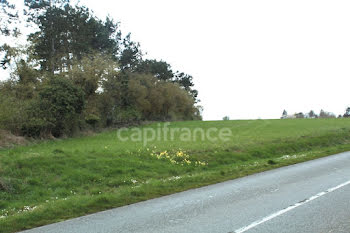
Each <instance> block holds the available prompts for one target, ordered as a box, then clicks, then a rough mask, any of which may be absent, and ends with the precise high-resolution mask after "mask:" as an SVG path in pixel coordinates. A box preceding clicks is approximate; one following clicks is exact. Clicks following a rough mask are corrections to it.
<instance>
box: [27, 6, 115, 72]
mask: <svg viewBox="0 0 350 233" xmlns="http://www.w3.org/2000/svg"><path fill="white" fill-rule="evenodd" d="M25 3H26V6H27V11H28V13H27V15H28V17H29V19H28V20H29V21H30V22H32V23H34V24H36V25H37V26H38V28H40V30H38V31H37V32H35V33H31V34H30V35H29V37H28V39H29V41H30V42H31V43H32V45H33V51H34V55H35V57H36V58H37V60H39V61H40V65H41V69H42V70H46V71H50V72H51V73H54V72H55V71H60V72H62V71H66V70H69V69H70V66H71V64H72V61H73V60H74V59H75V60H76V59H78V60H80V59H82V58H83V57H84V56H86V55H88V54H91V53H94V52H96V51H97V52H99V53H102V54H109V55H110V56H112V57H114V58H115V59H116V57H117V51H118V47H119V40H120V35H121V34H120V31H118V24H116V23H114V22H113V21H112V20H111V19H109V18H106V20H105V21H102V20H99V19H97V18H96V17H95V16H93V15H92V13H91V12H90V10H89V9H88V8H86V7H83V6H78V5H75V6H72V5H71V4H70V3H69V0H55V1H53V0H42V1H35V0H26V1H25Z"/></svg>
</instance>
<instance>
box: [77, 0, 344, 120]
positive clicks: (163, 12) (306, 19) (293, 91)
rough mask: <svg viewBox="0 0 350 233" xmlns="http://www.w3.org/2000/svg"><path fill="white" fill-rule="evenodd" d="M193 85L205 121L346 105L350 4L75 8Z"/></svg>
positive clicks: (103, 0) (89, 0)
mask: <svg viewBox="0 0 350 233" xmlns="http://www.w3.org/2000/svg"><path fill="white" fill-rule="evenodd" d="M81 3H82V4H85V5H87V6H88V7H89V8H91V9H93V10H94V11H95V13H96V14H97V15H98V16H99V17H104V16H105V15H107V14H109V15H110V16H111V17H112V18H114V19H115V20H116V21H120V22H121V29H122V31H123V33H125V34H126V33H127V32H131V34H132V39H133V40H135V41H138V42H140V43H141V48H142V49H143V51H145V52H147V53H148V55H147V57H149V58H157V59H163V60H165V61H167V62H168V63H170V64H171V65H172V67H173V69H174V70H180V71H184V72H186V73H188V74H191V75H192V76H193V77H194V82H195V87H196V89H197V90H198V91H199V98H200V99H201V103H200V104H201V105H202V106H203V107H204V112H203V115H204V119H205V120H215V119H222V117H223V116H226V115H228V116H229V117H230V119H252V118H279V117H280V116H281V114H282V111H283V109H286V110H287V111H288V113H294V112H297V111H298V112H299V111H303V112H307V111H309V110H311V109H313V110H315V111H317V112H318V111H319V110H320V109H321V108H323V109H324V110H326V111H331V112H334V113H336V114H340V113H344V110H345V108H346V107H347V106H349V105H350V95H349V84H350V79H349V77H350V30H349V27H350V14H349V12H350V1H322V0H315V1H310V0H302V1H299V0H293V1H282V0H276V1H266V0H256V1H252V0H241V1H232V0H231V1H230V0H227V1H224V0H215V1H195V0H192V1H191V0H176V1H175V0H174V1H164V0H159V1H158V0H147V1H144V0H137V1H136V0H128V1H125V0H123V1H119V0H115V1H110V0H98V1H96V0H81Z"/></svg>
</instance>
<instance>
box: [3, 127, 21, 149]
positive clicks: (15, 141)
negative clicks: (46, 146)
mask: <svg viewBox="0 0 350 233" xmlns="http://www.w3.org/2000/svg"><path fill="white" fill-rule="evenodd" d="M27 143H28V140H26V139H25V138H24V137H21V136H15V135H13V134H12V133H11V132H9V131H5V130H0V148H7V147H13V146H15V145H26V144H27Z"/></svg>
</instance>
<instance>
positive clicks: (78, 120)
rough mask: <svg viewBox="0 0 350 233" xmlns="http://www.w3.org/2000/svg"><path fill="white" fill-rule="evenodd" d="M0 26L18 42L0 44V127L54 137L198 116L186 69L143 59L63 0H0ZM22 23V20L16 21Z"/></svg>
mask: <svg viewBox="0 0 350 233" xmlns="http://www.w3.org/2000/svg"><path fill="white" fill-rule="evenodd" d="M0 4H1V12H0V14H1V15H2V17H1V19H0V23H1V26H0V32H1V34H2V36H5V37H7V39H6V41H11V38H16V37H17V38H19V37H21V36H23V35H21V32H20V30H19V29H18V28H20V27H19V26H18V25H23V24H24V22H25V23H26V24H27V25H30V27H31V28H34V29H35V30H34V31H33V32H31V33H29V34H28V35H25V39H26V44H25V46H23V45H20V46H18V45H15V46H14V45H11V43H4V44H2V45H1V47H0V52H1V55H2V58H1V63H0V65H1V66H2V68H3V69H11V71H12V72H11V75H10V78H9V79H7V80H5V81H2V82H0V128H2V129H7V130H10V131H12V132H13V133H16V134H21V135H27V136H33V137H48V136H54V137H59V136H62V135H71V134H73V133H74V132H76V131H79V130H84V129H96V128H104V127H111V126H118V125H125V124H133V123H138V122H140V121H172V120H198V119H201V107H200V106H199V105H198V102H199V100H198V92H197V90H195V89H194V87H193V86H194V84H193V77H192V76H191V75H188V74H185V73H183V72H179V71H176V72H175V71H173V70H172V68H171V66H170V65H169V64H168V63H167V62H165V61H163V60H155V59H145V58H144V54H143V52H142V50H141V48H140V45H139V43H137V42H134V41H133V40H132V39H131V36H130V34H127V35H126V36H123V34H122V32H121V31H120V29H119V23H116V22H114V21H113V19H111V18H110V17H106V19H104V20H102V19H100V18H98V17H96V16H95V15H94V14H93V12H92V11H91V10H90V9H88V8H87V7H86V6H83V5H78V4H72V3H70V1H69V0H24V5H25V7H24V11H23V13H21V14H20V12H19V11H18V9H17V7H16V6H15V5H13V4H11V3H9V2H8V1H6V0H2V1H1V2H0ZM22 27H23V26H22Z"/></svg>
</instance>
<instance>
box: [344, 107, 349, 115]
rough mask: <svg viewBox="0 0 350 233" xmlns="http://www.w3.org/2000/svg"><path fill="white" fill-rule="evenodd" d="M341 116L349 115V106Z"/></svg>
mask: <svg viewBox="0 0 350 233" xmlns="http://www.w3.org/2000/svg"><path fill="white" fill-rule="evenodd" d="M343 117H350V107H347V108H346V110H345V113H344V115H343Z"/></svg>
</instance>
